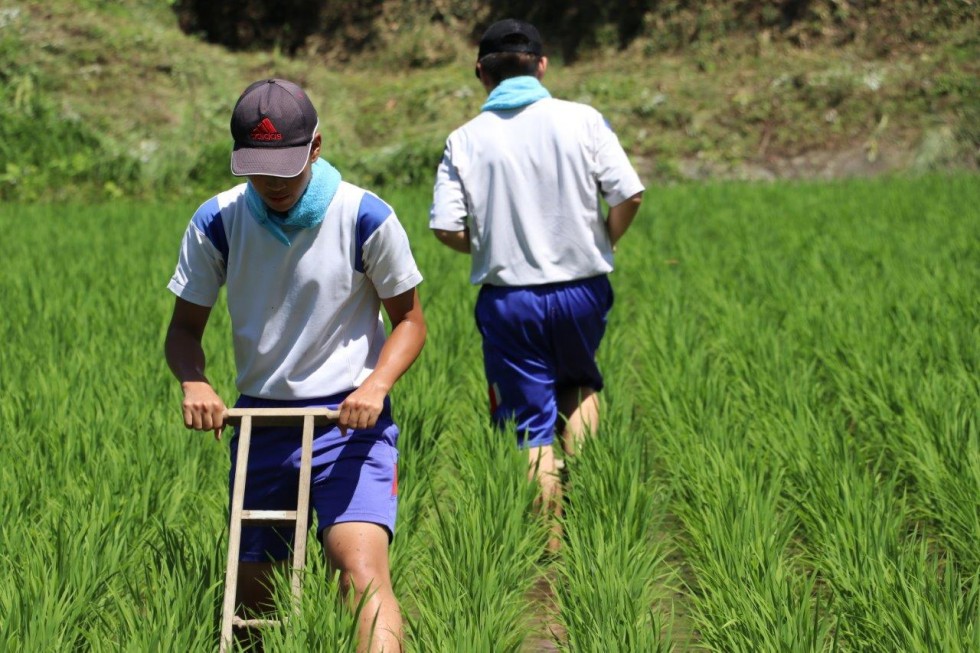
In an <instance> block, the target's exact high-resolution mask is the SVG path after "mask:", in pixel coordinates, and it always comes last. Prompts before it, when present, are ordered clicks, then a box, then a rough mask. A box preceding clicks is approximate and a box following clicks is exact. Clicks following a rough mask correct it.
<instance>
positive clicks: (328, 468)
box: [228, 393, 398, 562]
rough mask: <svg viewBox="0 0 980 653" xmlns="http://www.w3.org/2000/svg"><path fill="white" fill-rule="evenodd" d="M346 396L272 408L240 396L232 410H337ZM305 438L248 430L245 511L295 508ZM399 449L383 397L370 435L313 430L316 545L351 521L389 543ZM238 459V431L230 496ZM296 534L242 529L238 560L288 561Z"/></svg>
mask: <svg viewBox="0 0 980 653" xmlns="http://www.w3.org/2000/svg"><path fill="white" fill-rule="evenodd" d="M347 394H349V393H343V394H339V395H333V396H331V397H322V398H317V399H303V400H297V401H274V400H269V399H259V398H256V397H249V396H246V395H242V396H241V397H239V398H238V401H237V402H236V403H235V407H236V408H264V407H269V408H291V407H300V406H326V407H329V408H336V407H337V406H338V405H339V404H340V403H341V402H342V401H343V400H344V398H345V397H346V396H347ZM302 437H303V434H302V429H300V428H298V427H295V428H282V427H262V428H253V429H252V438H251V444H250V446H249V456H248V478H247V479H246V483H245V504H244V506H245V509H251V510H295V509H296V497H297V493H298V491H299V464H300V453H301V451H300V450H301V448H302ZM397 444H398V427H397V426H395V424H394V422H393V421H392V419H391V403H390V401H389V400H388V399H387V398H386V399H385V407H384V410H383V411H382V413H381V417H379V418H378V423H377V424H376V425H375V426H374V428H371V429H363V430H352V431H348V432H347V437H346V438H345V437H341V435H340V429H338V428H337V427H336V426H329V427H320V428H316V429H315V430H314V432H313V463H312V474H311V480H310V507H311V512H312V511H316V518H317V525H318V526H317V536H318V539H321V538H320V535H321V534H322V532H323V529H325V528H326V527H328V526H331V525H333V524H337V523H340V522H351V521H363V522H371V523H375V524H379V525H381V526H383V527H384V528H385V529H387V531H388V537H389V539H390V538H391V536H392V535H393V534H394V532H395V514H396V511H397V507H398V450H397V449H396V446H397ZM237 456H238V433H237V432H236V433H235V436H234V437H233V438H232V440H231V471H230V474H229V482H228V487H229V496H230V493H231V492H232V491H233V487H234V486H233V483H234V478H235V467H236V464H235V463H236V458H237ZM229 505H230V502H229ZM294 530H295V529H293V528H288V527H264V526H248V527H243V528H242V543H241V553H240V555H239V560H242V561H246V562H267V561H270V560H284V559H286V558H288V557H289V552H290V550H291V548H292V543H293V532H294Z"/></svg>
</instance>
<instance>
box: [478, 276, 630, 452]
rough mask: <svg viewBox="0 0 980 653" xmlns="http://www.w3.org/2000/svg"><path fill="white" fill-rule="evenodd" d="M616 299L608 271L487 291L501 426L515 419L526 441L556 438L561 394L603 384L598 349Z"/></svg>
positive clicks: (481, 315) (485, 309) (493, 406)
mask: <svg viewBox="0 0 980 653" xmlns="http://www.w3.org/2000/svg"><path fill="white" fill-rule="evenodd" d="M612 305H613V291H612V286H611V285H610V283H609V279H608V277H606V275H601V276H598V277H591V278H588V279H579V280H576V281H567V282H563V283H550V284H545V285H541V286H523V287H503V286H487V285H485V286H483V287H482V288H481V289H480V294H479V297H478V298H477V302H476V311H475V312H476V324H477V327H478V328H479V329H480V333H481V334H482V335H483V365H484V370H485V372H486V376H487V384H488V386H489V395H490V415H491V418H492V419H493V422H494V424H495V425H496V426H497V427H498V428H503V427H504V426H505V425H507V424H509V423H513V424H514V425H515V427H516V429H517V438H518V445H519V446H521V447H540V446H544V445H548V444H551V443H552V442H553V441H554V438H555V425H556V423H557V421H558V402H557V395H558V393H559V392H561V391H562V390H564V389H566V388H581V387H587V388H592V389H593V390H596V391H598V390H602V374H600V373H599V368H598V366H597V365H596V361H595V355H596V351H597V350H598V349H599V343H600V342H601V341H602V336H603V335H604V334H605V332H606V317H607V316H608V315H609V310H610V309H611V308H612Z"/></svg>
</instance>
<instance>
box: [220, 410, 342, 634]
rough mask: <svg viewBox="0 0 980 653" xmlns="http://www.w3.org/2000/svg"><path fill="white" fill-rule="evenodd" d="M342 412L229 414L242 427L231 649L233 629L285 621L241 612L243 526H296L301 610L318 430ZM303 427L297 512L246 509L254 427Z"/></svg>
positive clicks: (234, 510)
mask: <svg viewBox="0 0 980 653" xmlns="http://www.w3.org/2000/svg"><path fill="white" fill-rule="evenodd" d="M338 415H339V413H338V412H337V411H336V410H331V409H329V408H312V407H309V408H232V409H230V410H228V411H227V412H226V413H225V423H226V424H230V425H232V426H236V427H238V457H237V458H236V462H235V481H234V486H233V490H232V499H231V523H230V526H229V532H228V568H227V569H226V571H225V599H224V606H223V607H224V612H223V614H222V619H221V643H220V646H219V649H220V651H221V653H225V652H226V651H227V650H228V649H229V647H230V646H231V639H232V629H233V627H234V626H239V627H264V626H272V625H278V624H280V623H282V621H281V620H279V619H242V618H241V617H237V616H235V607H236V606H235V599H236V594H237V593H238V554H239V551H240V548H241V537H242V525H243V524H246V525H256V524H258V525H262V526H272V525H280V524H285V525H291V524H294V525H295V530H296V535H295V537H294V538H293V561H292V562H293V574H292V594H293V599H294V601H293V605H294V609H296V610H299V605H300V598H301V593H302V579H303V569H304V567H305V566H306V538H307V530H308V526H309V517H310V475H311V470H310V465H311V462H312V458H313V429H314V427H315V426H326V425H329V424H333V423H334V422H336V421H337V417H338ZM300 424H302V426H303V445H302V449H301V454H300V467H299V491H298V494H297V497H296V510H245V509H244V503H245V478H246V475H247V469H248V450H249V445H250V443H251V438H252V427H253V426H299V425H300Z"/></svg>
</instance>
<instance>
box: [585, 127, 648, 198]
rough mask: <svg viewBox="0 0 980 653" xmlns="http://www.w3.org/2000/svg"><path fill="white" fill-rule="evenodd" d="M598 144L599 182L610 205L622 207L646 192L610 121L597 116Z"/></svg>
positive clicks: (597, 177) (597, 172) (595, 128)
mask: <svg viewBox="0 0 980 653" xmlns="http://www.w3.org/2000/svg"><path fill="white" fill-rule="evenodd" d="M593 129H594V134H595V144H596V150H595V151H596V160H595V165H596V170H595V174H596V180H597V181H598V182H599V189H600V191H601V193H602V197H603V199H605V200H606V202H608V203H609V205H610V206H616V205H617V204H622V203H623V202H625V201H626V200H628V199H629V198H631V197H633V196H634V195H636V194H637V193H639V192H642V191H643V190H644V188H643V182H642V181H640V177H639V175H638V174H637V173H636V170H635V169H634V168H633V166H632V164H631V163H630V161H629V157H628V156H627V155H626V151H625V150H623V146H622V145H620V143H619V138H618V137H617V136H616V132H614V131H613V129H612V126H610V124H609V122H608V121H607V120H606V119H605V118H603V117H602V115H601V114H597V119H596V123H595V125H594V127H593Z"/></svg>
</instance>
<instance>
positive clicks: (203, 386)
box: [164, 297, 225, 440]
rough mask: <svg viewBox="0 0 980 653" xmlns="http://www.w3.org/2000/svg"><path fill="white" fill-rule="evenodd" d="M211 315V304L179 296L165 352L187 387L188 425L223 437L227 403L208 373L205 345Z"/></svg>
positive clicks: (169, 328) (184, 409)
mask: <svg viewBox="0 0 980 653" xmlns="http://www.w3.org/2000/svg"><path fill="white" fill-rule="evenodd" d="M210 315H211V307H209V306H198V305H197V304H192V303H190V302H188V301H186V300H183V299H181V298H179V297H178V298H177V299H176V301H175V303H174V312H173V315H172V316H171V318H170V326H169V327H168V328H167V338H166V341H165V343H164V353H165V355H166V357H167V365H169V366H170V371H171V372H173V374H174V376H175V377H177V380H178V381H180V388H181V390H183V391H184V400H183V401H182V402H181V408H182V410H183V414H184V426H186V427H187V428H189V429H196V430H199V431H214V437H215V438H217V439H219V440H220V439H221V431H222V430H223V429H224V414H225V404H224V402H223V401H222V400H221V397H219V396H218V393H217V392H215V391H214V388H213V387H212V386H211V383H210V382H209V381H208V379H207V376H205V374H204V367H205V356H204V348H203V347H202V346H201V341H202V339H203V337H204V327H205V326H207V323H208V317H209V316H210Z"/></svg>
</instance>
